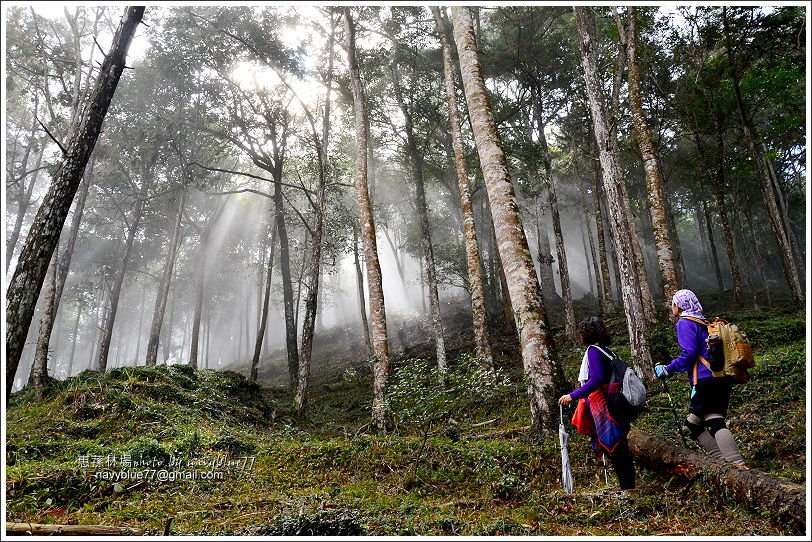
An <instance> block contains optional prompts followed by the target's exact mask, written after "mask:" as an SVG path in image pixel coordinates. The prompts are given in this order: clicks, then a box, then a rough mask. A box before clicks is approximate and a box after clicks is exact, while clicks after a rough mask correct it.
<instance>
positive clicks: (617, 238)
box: [573, 7, 654, 382]
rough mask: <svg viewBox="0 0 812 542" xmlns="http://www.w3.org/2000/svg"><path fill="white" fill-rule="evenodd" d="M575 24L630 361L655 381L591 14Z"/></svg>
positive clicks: (581, 14) (584, 12) (585, 12)
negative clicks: (601, 88) (599, 74)
mask: <svg viewBox="0 0 812 542" xmlns="http://www.w3.org/2000/svg"><path fill="white" fill-rule="evenodd" d="M573 9H574V10H575V19H576V22H577V24H578V34H579V41H580V50H581V65H582V67H583V72H584V81H585V83H586V90H587V95H588V97H589V108H590V111H591V114H592V124H593V128H594V131H595V139H596V141H597V143H598V149H599V151H600V160H601V169H602V172H603V187H604V189H605V191H606V196H607V198H606V200H607V206H608V208H609V214H610V218H611V221H610V226H611V228H612V233H613V242H614V247H615V255H616V256H617V262H618V266H619V268H620V276H619V279H620V284H621V289H622V294H623V302H624V303H623V305H624V308H625V313H626V321H627V325H628V329H629V337H630V339H631V350H632V360H633V364H634V368H635V370H636V371H637V373H638V374H639V375H641V376H643V377H644V378H646V380H648V381H649V382H653V381H654V372H653V371H652V362H651V351H650V349H649V344H648V329H647V325H648V318H647V317H646V309H645V306H644V305H645V300H644V299H643V297H642V295H641V285H640V275H639V274H638V273H637V271H636V270H635V266H637V265H639V264H638V262H637V260H636V258H635V252H634V249H633V240H632V235H633V230H632V229H631V227H630V226H631V224H629V215H630V212H629V213H627V212H626V211H627V209H628V208H627V207H626V206H625V205H624V189H623V179H622V178H621V172H620V168H619V165H618V163H617V160H616V158H617V156H616V152H615V151H614V150H613V149H612V143H613V138H612V137H611V135H610V133H609V129H608V127H607V124H606V118H605V116H604V111H603V102H602V97H601V91H600V87H599V84H598V78H597V75H596V51H595V49H594V46H595V44H594V14H593V13H592V11H591V9H590V8H586V9H585V8H579V7H575V8H573Z"/></svg>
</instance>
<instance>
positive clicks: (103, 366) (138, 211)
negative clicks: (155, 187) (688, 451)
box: [96, 168, 152, 372]
mask: <svg viewBox="0 0 812 542" xmlns="http://www.w3.org/2000/svg"><path fill="white" fill-rule="evenodd" d="M145 171H146V169H145V168H142V173H145ZM151 183H152V173H151V172H149V173H146V174H142V176H141V190H140V192H139V194H138V202H137V203H136V204H135V210H134V211H133V216H132V219H131V220H132V222H131V223H130V228H129V229H128V230H127V241H126V242H125V244H124V254H123V256H122V257H121V263H120V264H119V267H118V272H117V273H116V279H115V282H114V283H113V289H112V290H111V293H110V310H109V312H108V313H107V319H106V320H105V323H104V327H103V328H102V338H101V343H100V344H99V357H98V359H97V361H96V365H97V367H98V369H99V371H101V372H105V371H106V370H107V356H108V355H109V353H110V341H111V340H112V338H113V327H114V325H115V323H116V315H117V313H118V301H119V296H120V295H121V287H122V285H123V284H124V276H125V275H126V274H127V265H128V264H129V262H130V252H132V248H133V241H135V233H136V231H137V230H138V226H139V225H140V223H141V216H142V215H143V214H144V204H145V202H146V199H147V193H148V192H149V187H150V184H151Z"/></svg>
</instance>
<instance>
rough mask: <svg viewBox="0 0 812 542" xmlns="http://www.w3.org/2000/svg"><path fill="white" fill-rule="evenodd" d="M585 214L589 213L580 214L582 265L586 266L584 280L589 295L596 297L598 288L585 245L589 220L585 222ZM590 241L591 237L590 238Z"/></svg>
mask: <svg viewBox="0 0 812 542" xmlns="http://www.w3.org/2000/svg"><path fill="white" fill-rule="evenodd" d="M587 216H589V215H582V216H581V247H582V248H583V251H584V267H586V281H587V283H588V284H589V295H591V296H593V297H597V295H598V288H597V287H596V286H595V279H594V277H593V276H592V265H591V264H592V263H593V262H591V261H590V260H589V249H588V248H587V246H586V233H587V230H588V228H589V222H587ZM590 241H591V239H590Z"/></svg>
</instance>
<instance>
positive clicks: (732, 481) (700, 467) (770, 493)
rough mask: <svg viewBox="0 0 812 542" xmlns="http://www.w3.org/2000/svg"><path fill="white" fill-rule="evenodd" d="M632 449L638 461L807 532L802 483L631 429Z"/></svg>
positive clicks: (630, 447)
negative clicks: (696, 482) (699, 479)
mask: <svg viewBox="0 0 812 542" xmlns="http://www.w3.org/2000/svg"><path fill="white" fill-rule="evenodd" d="M629 449H630V450H631V452H632V454H634V456H635V457H636V458H637V460H638V461H639V463H641V464H642V465H644V466H646V467H649V468H651V469H653V470H658V471H662V470H665V471H667V472H668V473H670V474H671V475H673V476H676V477H679V478H682V479H694V480H695V479H696V478H697V477H698V476H701V477H702V479H703V481H705V482H706V483H709V484H711V485H712V486H714V487H715V488H716V489H718V490H719V491H720V492H721V493H723V494H724V495H727V496H729V497H731V498H733V499H735V500H736V501H738V502H741V503H744V504H746V505H749V506H751V507H753V508H757V509H759V510H765V511H767V512H769V513H770V515H771V517H772V518H773V519H775V520H778V521H780V522H781V523H783V524H785V525H787V526H788V527H789V528H791V529H792V530H797V531H798V532H799V533H800V534H803V533H805V532H806V489H805V487H804V486H803V485H801V484H796V483H794V482H790V481H789V480H784V479H782V478H778V477H775V476H772V475H770V474H767V473H766V472H764V471H760V470H758V469H752V468H751V469H746V470H744V469H742V468H740V467H736V466H734V465H732V464H730V463H726V462H723V461H718V460H716V459H713V458H711V457H710V456H707V455H701V454H698V453H696V452H693V451H691V450H688V449H686V448H682V447H679V446H674V445H673V444H671V443H669V442H666V441H664V440H662V439H659V438H657V437H654V436H652V435H649V434H647V433H644V432H643V431H640V430H638V429H632V430H631V431H630V432H629Z"/></svg>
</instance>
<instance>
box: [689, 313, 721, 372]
mask: <svg viewBox="0 0 812 542" xmlns="http://www.w3.org/2000/svg"><path fill="white" fill-rule="evenodd" d="M683 318H684V319H686V320H690V321H692V322H696V323H697V324H702V325H703V326H705V327H706V328H707V327H708V326H709V325H710V323H709V322H708V321H707V320H703V319H701V318H696V317H694V316H680V319H683ZM700 362H701V363H702V365H704V366H705V367H707V368H708V370H709V371H710V372H711V374H712V375H713V376H724V371H722V373H721V374H718V373H716V372H714V371H713V369H711V366H710V362H709V361H708V360H707V359H705V357H704V356H697V358H696V362H695V363H694V385H696V380H697V371H698V370H699V363H700Z"/></svg>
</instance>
